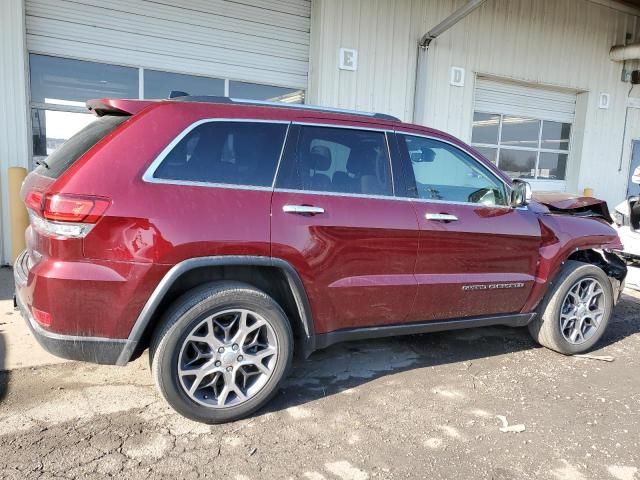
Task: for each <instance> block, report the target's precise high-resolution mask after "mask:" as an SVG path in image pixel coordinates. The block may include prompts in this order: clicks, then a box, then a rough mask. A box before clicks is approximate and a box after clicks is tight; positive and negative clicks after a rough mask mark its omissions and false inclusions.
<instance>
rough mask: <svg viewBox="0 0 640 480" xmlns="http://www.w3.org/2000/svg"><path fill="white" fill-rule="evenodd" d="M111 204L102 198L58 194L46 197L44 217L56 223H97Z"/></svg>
mask: <svg viewBox="0 0 640 480" xmlns="http://www.w3.org/2000/svg"><path fill="white" fill-rule="evenodd" d="M110 203H111V202H110V201H109V200H107V199H106V198H101V197H93V196H79V195H64V194H61V193H57V194H55V195H47V196H45V197H44V209H43V215H44V218H46V219H47V220H53V221H56V222H79V223H96V222H97V221H98V220H100V218H101V217H102V216H103V215H104V212H106V211H107V208H109V204H110Z"/></svg>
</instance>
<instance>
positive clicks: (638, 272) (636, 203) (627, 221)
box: [613, 167, 640, 290]
mask: <svg viewBox="0 0 640 480" xmlns="http://www.w3.org/2000/svg"><path fill="white" fill-rule="evenodd" d="M631 182H632V183H635V184H640V167H638V168H636V169H635V170H634V172H633V175H632V176H631ZM613 220H614V225H613V226H614V228H615V229H616V230H617V231H618V236H619V237H620V240H621V241H622V244H623V245H624V251H622V252H621V254H622V256H623V257H624V259H625V260H626V261H627V264H628V266H629V270H628V272H629V273H628V274H627V279H626V283H627V286H628V287H631V288H633V289H635V290H640V196H630V197H628V198H627V199H626V200H625V201H624V202H621V203H619V204H618V205H617V206H616V208H615V211H614V212H613ZM633 267H635V268H633Z"/></svg>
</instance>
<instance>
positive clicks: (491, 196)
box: [398, 135, 507, 206]
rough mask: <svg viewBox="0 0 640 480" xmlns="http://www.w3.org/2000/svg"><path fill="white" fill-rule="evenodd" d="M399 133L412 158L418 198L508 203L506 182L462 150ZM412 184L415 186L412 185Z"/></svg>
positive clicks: (432, 140)
mask: <svg viewBox="0 0 640 480" xmlns="http://www.w3.org/2000/svg"><path fill="white" fill-rule="evenodd" d="M398 137H399V139H400V145H401V148H403V149H405V148H406V150H405V152H406V155H407V156H408V158H409V159H410V160H411V167H412V169H413V176H414V179H415V190H414V191H415V196H416V197H417V198H421V199H425V200H438V201H444V202H463V203H477V204H482V205H487V206H495V205H507V202H506V191H505V186H504V184H503V183H502V182H501V181H500V180H499V179H497V178H496V177H495V176H494V175H493V174H491V173H490V172H489V170H487V169H486V168H485V167H483V166H482V165H481V164H480V163H479V162H478V161H477V160H475V159H474V158H473V157H471V156H470V155H468V154H466V153H465V152H463V151H462V150H460V149H458V148H456V147H454V146H453V145H450V144H448V143H444V142H441V141H438V140H434V139H431V138H425V137H416V136H412V135H398ZM411 187H412V188H410V189H411V190H413V185H411Z"/></svg>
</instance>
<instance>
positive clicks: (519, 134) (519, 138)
mask: <svg viewBox="0 0 640 480" xmlns="http://www.w3.org/2000/svg"><path fill="white" fill-rule="evenodd" d="M539 135H540V120H534V119H532V118H524V117H510V116H507V115H505V116H504V117H503V119H502V136H501V139H500V144H501V145H511V146H513V147H529V148H538V137H539Z"/></svg>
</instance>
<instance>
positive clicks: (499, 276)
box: [18, 100, 617, 339]
mask: <svg viewBox="0 0 640 480" xmlns="http://www.w3.org/2000/svg"><path fill="white" fill-rule="evenodd" d="M93 105H94V107H95V106H98V105H100V108H101V109H102V110H108V109H109V108H112V109H117V110H119V111H121V112H129V113H132V114H133V116H132V117H131V118H130V119H129V120H128V121H127V122H125V123H124V124H122V125H121V126H119V127H118V128H117V129H116V130H115V131H114V132H112V133H111V134H110V135H108V136H107V137H105V138H104V139H103V140H102V141H100V142H99V143H98V144H96V145H95V146H94V147H92V148H91V149H90V150H89V151H88V152H87V153H86V154H85V155H83V156H82V157H81V158H80V159H79V160H78V161H77V162H76V163H74V164H73V166H72V167H70V168H69V169H68V170H67V171H66V172H65V173H64V174H63V175H62V176H61V177H60V178H59V179H57V180H55V181H52V180H51V179H48V178H44V177H42V176H40V175H38V174H36V173H31V174H30V175H29V176H28V178H27V180H26V182H25V185H24V187H23V192H22V194H23V198H24V197H26V195H27V194H28V193H29V192H30V191H32V190H38V191H41V192H43V193H66V194H79V195H100V196H102V197H107V198H109V199H111V201H112V203H111V206H110V207H109V208H108V210H107V212H106V215H105V217H104V218H102V219H101V220H99V222H98V223H97V225H96V226H95V228H94V229H93V230H92V231H91V232H90V233H89V234H88V236H87V237H86V238H84V239H63V240H60V239H55V238H51V237H48V236H46V235H43V234H40V233H38V232H36V231H35V230H34V229H33V228H30V229H29V230H28V232H27V238H28V251H29V263H30V271H29V274H28V281H27V284H26V285H25V286H21V287H20V291H19V292H18V293H19V294H20V296H21V298H22V299H23V301H24V302H25V304H26V306H27V308H37V309H39V310H41V311H42V312H47V313H49V314H50V315H51V319H52V323H51V325H50V326H48V327H46V328H47V329H48V330H50V331H52V332H57V333H62V334H69V335H86V336H97V337H108V338H116V339H122V338H126V337H127V336H128V335H129V332H130V330H131V328H132V326H133V324H134V322H135V320H136V318H137V316H138V314H139V313H140V311H141V309H142V308H143V306H144V304H145V302H146V301H147V300H148V298H149V296H150V295H151V293H152V292H153V290H154V289H155V288H156V286H157V285H158V283H159V282H160V280H161V279H162V277H163V275H164V274H165V273H166V272H167V271H168V270H169V269H170V268H171V267H172V266H173V265H175V264H177V263H179V262H181V261H183V260H186V259H189V258H194V257H201V256H221V255H222V256H224V255H252V256H264V257H268V256H270V255H271V256H273V257H274V258H279V259H283V260H285V261H287V262H289V263H290V264H291V265H292V266H293V267H294V268H295V269H296V271H297V272H298V274H299V275H300V277H301V279H302V281H303V284H304V287H305V289H306V292H307V295H308V297H309V300H310V303H311V309H312V314H313V319H314V326H315V331H316V332H318V333H321V332H329V331H332V330H337V329H342V328H354V327H364V326H375V325H384V324H397V323H402V322H409V321H419V320H430V319H443V318H457V317H468V316H477V315H490V314H497V313H510V312H519V311H523V312H527V311H531V310H532V309H533V308H535V306H536V305H537V304H538V302H539V300H540V298H542V295H543V294H544V292H545V289H546V285H547V284H548V282H549V280H550V279H551V278H553V276H554V275H555V273H556V272H557V271H558V268H559V266H560V265H561V263H562V262H563V261H564V260H565V259H566V258H567V257H568V256H569V255H570V254H571V253H572V252H573V251H575V249H577V248H600V247H602V246H604V245H607V244H611V242H615V241H616V239H617V237H616V234H615V232H614V230H613V229H612V228H610V227H609V226H608V225H605V224H604V223H602V222H600V221H598V220H594V219H589V218H577V217H571V216H568V215H562V216H561V215H550V214H549V212H548V210H547V209H546V208H545V207H543V206H542V205H539V204H536V203H533V204H532V205H531V206H530V208H529V209H522V210H518V209H511V208H489V207H484V206H480V205H467V204H464V205H460V204H441V203H429V202H420V201H410V200H408V199H400V198H394V197H389V198H384V199H383V198H367V197H354V196H340V195H322V194H310V193H300V192H297V193H296V192H283V191H277V190H276V191H275V192H273V191H272V190H271V189H269V188H267V189H262V190H255V189H249V190H248V189H240V188H233V187H230V188H217V187H216V188H212V187H207V186H185V185H169V184H159V183H146V182H144V181H143V180H142V176H143V173H144V172H145V171H146V169H147V168H148V167H149V165H150V163H151V162H152V161H153V160H154V159H155V158H156V157H157V155H158V154H159V153H160V152H161V151H162V150H163V149H164V148H165V147H166V146H167V145H168V144H169V143H170V142H171V141H172V140H173V139H174V138H175V137H176V136H177V135H178V134H179V133H180V132H182V131H183V130H184V129H185V128H187V127H188V126H189V125H191V124H192V123H194V122H196V121H198V120H202V119H209V118H245V119H264V120H280V121H303V122H308V123H322V124H335V125H341V126H349V125H355V126H358V127H371V128H379V129H385V130H389V131H393V130H398V131H400V130H401V131H406V132H411V133H421V134H427V135H431V136H436V137H439V138H444V139H446V140H447V141H450V142H453V143H455V144H457V145H459V146H461V147H463V148H466V149H467V150H470V151H472V152H473V149H471V148H470V147H468V146H466V145H464V144H463V143H461V142H460V141H459V140H457V139H454V138H452V137H450V136H448V135H445V134H443V133H442V132H438V131H435V130H430V129H427V128H423V127H419V126H412V125H404V124H401V123H398V122H393V121H386V120H378V119H373V118H371V119H369V118H366V117H362V116H354V115H345V114H338V113H325V112H308V111H304V110H295V109H287V108H272V107H265V106H259V107H256V106H242V105H227V104H217V105H216V104H206V103H191V102H172V101H166V102H137V101H124V100H102V101H100V102H98V103H95V104H93ZM477 157H478V158H479V159H480V161H482V162H484V163H485V164H486V166H487V168H488V169H490V170H491V171H493V172H494V173H495V174H496V175H497V176H499V177H500V178H502V179H503V180H504V181H505V182H507V183H510V181H509V179H508V178H507V177H506V176H505V175H504V174H503V173H502V172H500V171H498V170H497V169H496V168H495V167H494V166H493V165H491V164H490V163H488V162H485V161H484V160H483V159H481V157H480V156H479V155H477ZM287 204H294V205H299V204H304V205H314V206H321V207H323V208H324V209H325V211H326V213H325V214H324V215H317V216H300V215H293V214H287V213H284V212H283V210H282V207H283V206H284V205H287ZM426 213H450V214H454V215H456V216H457V217H458V218H459V221H458V222H453V223H448V224H445V223H437V222H430V221H427V220H426V219H425V214H426ZM541 225H544V228H542V229H541ZM543 230H544V231H543ZM548 232H552V235H549V234H548ZM510 282H511V283H513V282H522V283H523V284H524V285H523V286H522V287H520V288H516V289H494V290H482V291H473V290H472V291H465V290H463V288H462V287H463V286H465V285H474V284H496V283H510Z"/></svg>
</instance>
